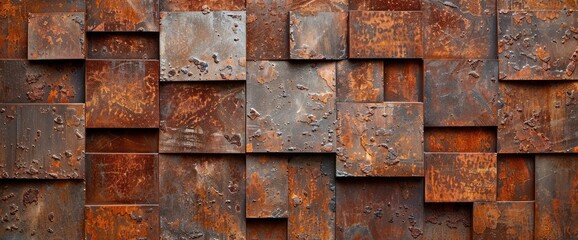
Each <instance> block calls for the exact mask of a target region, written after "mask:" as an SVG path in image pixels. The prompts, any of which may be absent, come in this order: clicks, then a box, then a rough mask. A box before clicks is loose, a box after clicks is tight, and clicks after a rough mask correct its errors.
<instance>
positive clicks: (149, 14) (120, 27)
mask: <svg viewBox="0 0 578 240" xmlns="http://www.w3.org/2000/svg"><path fill="white" fill-rule="evenodd" d="M86 13H87V15H86V30H87V31H94V32H103V31H106V32H111V31H112V32H114V31H118V32H130V31H133V32H134V31H139V32H158V31H159V0H124V1H116V0H88V1H86Z"/></svg>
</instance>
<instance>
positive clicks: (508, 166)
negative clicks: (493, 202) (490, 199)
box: [497, 155, 535, 201]
mask: <svg viewBox="0 0 578 240" xmlns="http://www.w3.org/2000/svg"><path fill="white" fill-rule="evenodd" d="M534 180H535V178H534V156H533V155H498V191H497V192H498V196H497V200H498V201H533V200H534Z"/></svg>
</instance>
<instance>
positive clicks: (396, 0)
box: [349, 0, 421, 11]
mask: <svg viewBox="0 0 578 240" xmlns="http://www.w3.org/2000/svg"><path fill="white" fill-rule="evenodd" d="M349 9H350V10H361V11H419V10H421V0H350V1H349Z"/></svg>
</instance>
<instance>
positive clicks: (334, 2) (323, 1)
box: [287, 0, 349, 12]
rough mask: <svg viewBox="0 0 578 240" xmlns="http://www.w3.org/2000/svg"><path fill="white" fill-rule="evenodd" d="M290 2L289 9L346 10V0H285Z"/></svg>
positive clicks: (310, 10) (312, 10)
mask: <svg viewBox="0 0 578 240" xmlns="http://www.w3.org/2000/svg"><path fill="white" fill-rule="evenodd" d="M287 1H289V2H290V4H291V11H302V12H346V11H347V10H348V5H349V2H348V1H347V0H287Z"/></svg>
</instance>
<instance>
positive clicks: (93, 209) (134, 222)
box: [84, 205, 159, 240]
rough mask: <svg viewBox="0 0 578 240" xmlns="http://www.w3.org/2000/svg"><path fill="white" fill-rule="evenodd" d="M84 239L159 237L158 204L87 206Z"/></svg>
mask: <svg viewBox="0 0 578 240" xmlns="http://www.w3.org/2000/svg"><path fill="white" fill-rule="evenodd" d="M84 212H85V214H86V223H85V232H86V239H88V240H90V239H159V208H158V206H142V205H140V206H139V205H136V206H129V205H126V206H118V205H117V206H87V207H85V209H84Z"/></svg>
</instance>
